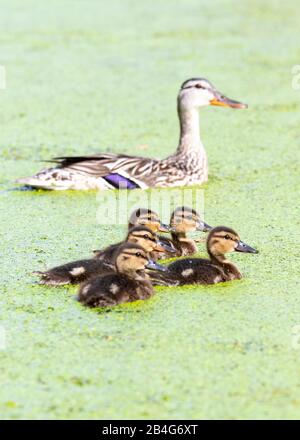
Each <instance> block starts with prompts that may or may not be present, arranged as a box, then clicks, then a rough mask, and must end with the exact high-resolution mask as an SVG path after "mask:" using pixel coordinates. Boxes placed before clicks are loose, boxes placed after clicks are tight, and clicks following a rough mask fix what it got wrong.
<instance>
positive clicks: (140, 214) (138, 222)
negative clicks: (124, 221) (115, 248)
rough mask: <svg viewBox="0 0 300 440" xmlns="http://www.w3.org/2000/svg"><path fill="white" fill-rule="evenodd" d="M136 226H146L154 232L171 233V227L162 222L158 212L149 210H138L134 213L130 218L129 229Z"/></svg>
mask: <svg viewBox="0 0 300 440" xmlns="http://www.w3.org/2000/svg"><path fill="white" fill-rule="evenodd" d="M134 226H146V227H147V228H149V229H151V231H153V232H158V231H161V232H169V226H167V225H165V224H163V223H162V222H161V221H160V218H159V217H158V214H157V213H156V212H154V211H151V209H147V208H138V209H136V210H134V211H133V213H132V214H131V216H130V218H129V223H128V229H131V228H133V227H134Z"/></svg>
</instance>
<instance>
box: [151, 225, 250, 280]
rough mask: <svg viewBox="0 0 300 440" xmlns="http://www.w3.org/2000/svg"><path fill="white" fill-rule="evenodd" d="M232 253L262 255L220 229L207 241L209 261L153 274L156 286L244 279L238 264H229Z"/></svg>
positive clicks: (180, 264) (192, 260)
mask: <svg viewBox="0 0 300 440" xmlns="http://www.w3.org/2000/svg"><path fill="white" fill-rule="evenodd" d="M229 252H246V253H251V254H257V253H258V251H257V250H256V249H254V248H252V247H251V246H249V245H248V244H246V243H244V242H242V241H241V240H240V237H239V235H238V234H237V233H236V232H235V231H234V230H233V229H231V228H227V227H226V226H218V227H216V228H213V229H212V230H211V231H210V233H209V235H208V237H207V253H208V255H209V259H203V258H184V259H181V260H177V261H174V262H173V263H171V264H169V266H167V271H166V272H165V273H164V274H153V275H151V279H152V281H153V284H154V285H167V286H178V285H185V284H215V283H220V282H223V281H231V280H235V279H241V278H242V275H241V273H240V271H239V270H238V268H237V267H236V265H235V264H233V263H232V262H231V261H229V260H227V259H226V257H225V254H227V253H229Z"/></svg>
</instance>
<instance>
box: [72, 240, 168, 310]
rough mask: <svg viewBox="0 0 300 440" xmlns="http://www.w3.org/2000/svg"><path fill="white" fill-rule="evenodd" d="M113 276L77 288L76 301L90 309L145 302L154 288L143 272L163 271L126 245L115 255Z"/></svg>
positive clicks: (139, 249) (136, 248)
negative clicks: (149, 270) (138, 301)
mask: <svg viewBox="0 0 300 440" xmlns="http://www.w3.org/2000/svg"><path fill="white" fill-rule="evenodd" d="M114 264H115V268H116V270H115V272H112V273H110V274H106V275H102V276H99V277H96V278H92V279H90V280H88V281H87V282H86V283H84V284H82V285H81V286H80V290H79V294H78V300H79V301H80V302H81V303H82V304H84V305H86V306H89V307H109V306H114V305H117V304H121V303H124V302H132V301H137V300H141V299H143V300H144V299H148V298H150V297H151V296H152V295H153V293H154V292H153V287H152V284H151V282H150V281H149V277H148V275H147V274H146V272H145V268H146V267H147V268H148V269H151V270H153V269H157V270H164V267H163V266H160V265H158V264H157V263H155V262H154V261H151V260H150V259H149V257H148V254H147V252H146V251H145V250H144V249H143V248H142V247H141V246H139V245H137V244H132V243H125V244H123V245H122V246H120V247H119V249H118V250H117V252H116V254H115V261H114Z"/></svg>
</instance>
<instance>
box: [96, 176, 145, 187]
mask: <svg viewBox="0 0 300 440" xmlns="http://www.w3.org/2000/svg"><path fill="white" fill-rule="evenodd" d="M103 179H104V180H106V182H108V183H110V184H111V185H112V186H113V187H114V188H116V189H136V188H139V186H138V185H137V184H136V183H135V182H133V181H132V180H130V179H128V178H127V177H124V176H121V175H120V174H117V173H111V174H107V175H106V176H103Z"/></svg>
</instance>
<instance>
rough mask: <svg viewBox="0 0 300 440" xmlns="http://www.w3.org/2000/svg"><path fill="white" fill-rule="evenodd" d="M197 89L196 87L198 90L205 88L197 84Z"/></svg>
mask: <svg viewBox="0 0 300 440" xmlns="http://www.w3.org/2000/svg"><path fill="white" fill-rule="evenodd" d="M195 87H196V89H204V87H203V86H201V84H196V85H195Z"/></svg>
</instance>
